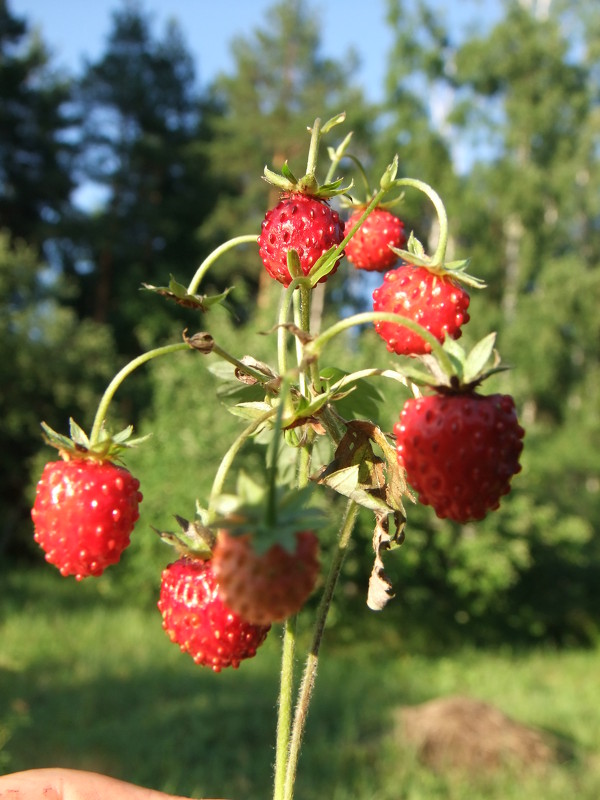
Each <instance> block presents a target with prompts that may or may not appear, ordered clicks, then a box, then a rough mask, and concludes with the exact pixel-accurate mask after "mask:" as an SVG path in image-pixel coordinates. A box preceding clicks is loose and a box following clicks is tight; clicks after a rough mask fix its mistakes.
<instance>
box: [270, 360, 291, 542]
mask: <svg viewBox="0 0 600 800" xmlns="http://www.w3.org/2000/svg"><path fill="white" fill-rule="evenodd" d="M289 390H290V378H289V376H287V375H284V376H283V378H282V381H281V389H280V391H279V403H278V405H277V409H276V415H275V425H274V429H273V438H272V439H271V443H270V454H269V459H268V462H267V463H268V465H269V477H268V481H269V486H268V494H267V507H266V509H265V522H266V523H267V525H268V526H269V527H271V528H274V527H275V525H276V524H277V456H278V452H277V451H278V449H279V442H280V439H281V424H282V422H283V412H284V409H285V404H286V403H287V400H288V392H289Z"/></svg>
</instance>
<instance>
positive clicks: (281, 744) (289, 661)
mask: <svg viewBox="0 0 600 800" xmlns="http://www.w3.org/2000/svg"><path fill="white" fill-rule="evenodd" d="M296 620H297V617H296V616H293V617H290V618H289V619H288V620H286V622H285V624H284V628H283V645H282V652H281V675H280V683H279V700H278V704H277V739H276V745H275V783H274V791H273V800H283V797H284V791H285V773H286V771H287V762H288V745H289V738H290V730H291V727H292V707H293V700H292V698H293V693H294V653H295V649H296Z"/></svg>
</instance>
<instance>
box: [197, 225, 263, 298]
mask: <svg viewBox="0 0 600 800" xmlns="http://www.w3.org/2000/svg"><path fill="white" fill-rule="evenodd" d="M257 239H258V236H257V234H255V233H247V234H244V235H242V236H236V237H235V238H233V239H229V240H228V241H227V242H223V244H221V245H219V247H217V248H216V249H215V250H213V251H212V253H210V255H208V256H207V257H206V258H205V259H204V261H203V262H202V263H201V264H200V266H199V267H198V269H197V270H196V272H195V274H194V277H193V278H192V280H191V281H190V285H189V286H188V288H187V293H188V294H195V293H196V291H197V290H198V286H200V282H201V281H202V278H203V277H204V276H205V275H206V273H207V272H208V270H209V269H210V268H211V267H212V265H213V264H214V263H215V261H216V260H217V259H218V258H219V257H220V256H222V255H223V254H224V253H226V252H227V251H228V250H232V249H233V248H234V247H237V246H238V245H239V244H252V243H254V244H256V241H257Z"/></svg>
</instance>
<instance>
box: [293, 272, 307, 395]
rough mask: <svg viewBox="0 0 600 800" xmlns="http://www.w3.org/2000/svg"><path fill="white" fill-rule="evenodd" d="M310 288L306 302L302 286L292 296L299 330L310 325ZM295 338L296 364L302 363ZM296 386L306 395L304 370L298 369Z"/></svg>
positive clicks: (300, 347)
mask: <svg viewBox="0 0 600 800" xmlns="http://www.w3.org/2000/svg"><path fill="white" fill-rule="evenodd" d="M310 291H311V290H310V289H309V290H308V292H309V298H308V302H306V294H305V293H306V288H304V292H303V291H302V287H300V291H299V292H294V294H293V296H292V298H293V301H294V323H295V325H296V326H297V327H298V328H300V330H301V331H306V332H308V330H309V327H310ZM307 308H308V316H309V319H308V321H307V319H306V316H307ZM295 338H296V359H297V361H298V364H301V363H302V343H301V342H300V340H299V339H298V337H295ZM298 388H299V389H300V393H301V394H302V396H303V397H308V389H307V386H306V373H305V372H304V370H300V374H299V376H298Z"/></svg>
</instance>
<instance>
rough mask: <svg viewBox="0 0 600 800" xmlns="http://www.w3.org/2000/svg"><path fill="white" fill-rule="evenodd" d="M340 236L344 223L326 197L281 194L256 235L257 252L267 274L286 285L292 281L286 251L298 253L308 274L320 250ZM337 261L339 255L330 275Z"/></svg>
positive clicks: (325, 278)
mask: <svg viewBox="0 0 600 800" xmlns="http://www.w3.org/2000/svg"><path fill="white" fill-rule="evenodd" d="M343 238H344V224H343V222H342V220H341V219H340V216H339V214H338V213H337V211H334V210H333V209H332V208H330V206H329V205H328V204H327V202H325V200H319V199H317V198H316V197H311V196H310V195H306V194H302V193H300V192H295V193H291V194H288V195H284V196H283V198H282V199H281V200H280V201H279V203H278V204H277V205H276V206H275V207H274V208H272V209H270V210H269V211H267V213H266V215H265V218H264V219H263V222H262V229H261V233H260V236H259V237H258V245H259V254H260V257H261V259H262V262H263V264H264V265H265V269H266V270H267V272H268V273H269V275H271V277H273V278H275V280H277V281H279V282H280V283H282V284H283V285H284V286H289V284H290V283H291V280H292V277H291V275H290V272H289V269H288V266H287V254H288V251H289V250H295V251H296V252H297V253H298V257H299V260H300V267H301V269H302V272H303V274H304V275H308V273H309V272H310V270H311V269H312V267H313V266H314V264H315V262H316V261H317V260H318V259H319V258H320V257H321V256H322V255H323V253H325V252H326V251H327V250H329V249H330V248H331V247H335V246H336V245H338V244H339V243H340V242H341V241H342V239H343ZM340 260H341V256H340V258H339V259H338V260H337V261H336V263H335V265H334V267H333V269H332V270H331V272H330V273H329V274H330V275H331V274H332V273H333V272H335V271H336V269H337V267H338V264H339V262H340ZM327 277H328V275H326V276H325V277H324V278H322V279H321V282H323V281H325V280H327Z"/></svg>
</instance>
